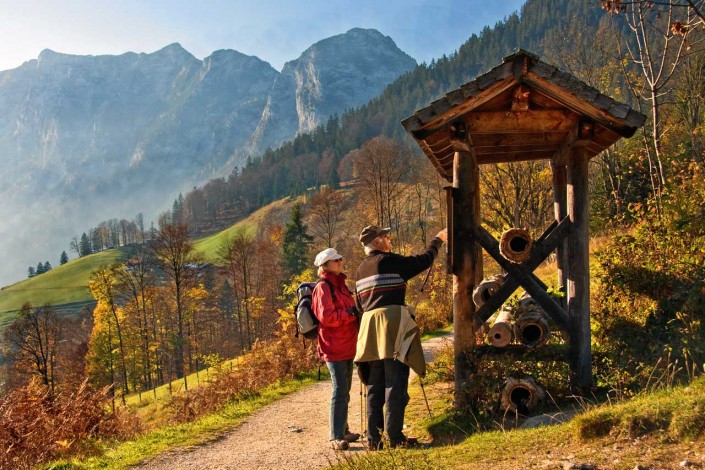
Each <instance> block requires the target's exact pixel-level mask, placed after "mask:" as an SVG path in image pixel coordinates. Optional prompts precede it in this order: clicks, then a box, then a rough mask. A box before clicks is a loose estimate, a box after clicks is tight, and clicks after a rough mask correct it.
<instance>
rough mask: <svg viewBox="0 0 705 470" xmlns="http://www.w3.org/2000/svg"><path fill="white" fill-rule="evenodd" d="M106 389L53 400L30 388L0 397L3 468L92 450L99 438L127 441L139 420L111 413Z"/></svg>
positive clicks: (71, 393) (37, 388)
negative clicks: (118, 438)
mask: <svg viewBox="0 0 705 470" xmlns="http://www.w3.org/2000/svg"><path fill="white" fill-rule="evenodd" d="M107 402H108V388H107V387H106V388H103V389H101V390H95V389H92V388H91V387H90V386H89V385H88V384H87V382H84V383H83V384H82V385H81V386H80V387H78V388H77V389H76V390H71V391H65V392H61V393H59V394H57V395H56V396H55V397H54V398H53V399H52V398H50V396H49V394H48V393H47V391H46V388H45V387H42V386H39V385H36V384H30V385H28V386H26V387H22V388H20V389H17V390H15V391H13V392H11V393H9V394H8V395H6V396H4V397H2V398H0V449H3V452H0V468H31V467H34V466H35V465H37V464H40V463H44V462H48V461H50V460H54V459H58V458H65V457H69V456H72V455H77V454H82V455H83V454H87V453H90V452H91V451H92V450H93V449H91V448H90V442H91V440H92V439H96V438H112V437H121V438H124V437H128V436H129V435H131V434H134V433H136V432H138V431H139V429H140V425H139V422H138V421H137V419H136V418H134V417H132V416H130V415H128V414H127V413H117V414H116V413H111V412H110V408H109V407H108V406H107Z"/></svg>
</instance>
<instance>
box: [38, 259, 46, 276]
mask: <svg viewBox="0 0 705 470" xmlns="http://www.w3.org/2000/svg"><path fill="white" fill-rule="evenodd" d="M35 272H36V273H37V274H36V275H37V276H39V275H40V274H44V273H45V272H46V271H44V264H42V263H41V262H39V263H37V269H36V271H35Z"/></svg>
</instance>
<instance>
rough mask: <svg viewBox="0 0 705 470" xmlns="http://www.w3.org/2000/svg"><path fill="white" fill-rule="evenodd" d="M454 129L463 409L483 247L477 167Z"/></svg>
mask: <svg viewBox="0 0 705 470" xmlns="http://www.w3.org/2000/svg"><path fill="white" fill-rule="evenodd" d="M454 131H455V132H453V134H454V135H453V139H452V141H453V147H454V150H455V155H454V160H453V188H454V191H455V196H456V197H457V198H456V205H455V208H456V210H455V211H454V213H453V218H454V220H453V223H452V228H453V233H452V235H451V236H452V237H453V252H454V253H453V259H454V260H455V263H457V264H455V265H454V266H453V324H454V340H455V342H454V348H455V349H454V353H455V361H454V362H455V407H456V409H464V408H466V406H467V405H468V403H467V393H466V388H467V384H468V382H469V381H470V374H471V366H472V364H471V362H470V358H471V355H470V354H468V353H469V352H472V351H473V349H474V348H475V324H474V317H475V304H474V302H473V300H472V292H473V289H474V288H475V286H476V285H478V284H479V283H480V282H481V281H482V249H481V247H480V245H479V244H478V243H477V242H476V241H475V240H474V238H473V233H474V227H475V226H479V225H480V187H479V185H480V168H479V166H478V164H477V160H476V158H475V155H474V154H473V152H472V151H471V147H470V145H469V144H470V143H469V141H468V140H467V136H466V133H465V129H464V128H460V129H458V128H455V129H454Z"/></svg>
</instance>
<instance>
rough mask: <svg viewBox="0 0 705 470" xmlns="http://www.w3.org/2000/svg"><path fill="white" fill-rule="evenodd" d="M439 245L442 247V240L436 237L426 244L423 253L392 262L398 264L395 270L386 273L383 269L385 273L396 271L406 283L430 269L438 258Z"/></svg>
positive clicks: (400, 257) (399, 258) (402, 257)
mask: <svg viewBox="0 0 705 470" xmlns="http://www.w3.org/2000/svg"><path fill="white" fill-rule="evenodd" d="M441 245H443V240H441V239H440V238H438V237H434V238H433V240H431V243H429V244H428V248H426V252H425V253H422V254H420V255H416V256H399V257H398V259H396V260H394V261H395V262H397V263H399V266H398V267H397V269H396V270H392V271H387V270H386V269H385V272H395V271H396V272H398V273H399V275H400V276H401V277H402V279H404V280H405V281H408V280H409V279H411V278H412V277H414V276H416V275H418V274H420V273H421V272H423V271H425V270H426V269H428V268H430V267H431V264H433V260H435V259H436V256H438V250H439V249H440V247H441Z"/></svg>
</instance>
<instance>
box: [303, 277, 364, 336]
mask: <svg viewBox="0 0 705 470" xmlns="http://www.w3.org/2000/svg"><path fill="white" fill-rule="evenodd" d="M311 306H312V307H313V313H314V315H316V318H318V321H319V323H320V324H321V325H322V326H324V327H336V326H341V325H345V324H346V323H350V322H352V321H356V320H357V319H356V318H355V315H350V314H349V313H348V311H347V310H346V309H344V308H337V307H336V306H335V304H334V303H333V297H332V296H331V293H330V287H329V286H328V285H327V284H326V283H325V282H319V283H318V284H316V287H315V288H314V289H313V295H312V296H311Z"/></svg>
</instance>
